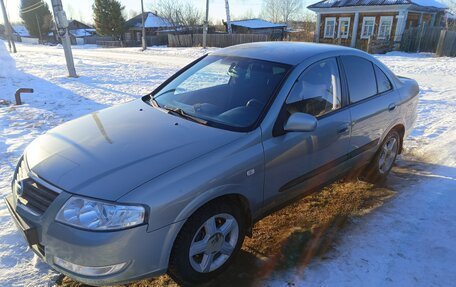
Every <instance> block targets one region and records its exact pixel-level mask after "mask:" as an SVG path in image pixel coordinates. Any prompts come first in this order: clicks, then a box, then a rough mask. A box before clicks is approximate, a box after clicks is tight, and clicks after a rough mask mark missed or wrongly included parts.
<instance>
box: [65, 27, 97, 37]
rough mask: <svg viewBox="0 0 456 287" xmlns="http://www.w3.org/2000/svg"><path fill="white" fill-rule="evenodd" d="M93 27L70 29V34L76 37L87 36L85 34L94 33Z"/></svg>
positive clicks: (90, 34)
mask: <svg viewBox="0 0 456 287" xmlns="http://www.w3.org/2000/svg"><path fill="white" fill-rule="evenodd" d="M95 31H96V30H95V29H93V28H89V29H75V30H70V31H69V32H70V34H71V35H73V36H75V37H76V38H78V37H87V36H92V35H93V34H95Z"/></svg>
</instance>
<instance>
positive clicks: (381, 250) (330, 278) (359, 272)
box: [0, 41, 456, 286]
mask: <svg viewBox="0 0 456 287" xmlns="http://www.w3.org/2000/svg"><path fill="white" fill-rule="evenodd" d="M4 46H5V45H4V43H3V42H2V41H0V129H1V132H0V197H2V196H4V195H6V194H8V193H9V192H10V188H9V184H10V180H11V176H12V173H13V169H14V166H15V164H16V162H17V159H18V158H19V156H20V155H21V153H22V152H23V150H24V148H25V147H26V146H27V144H28V143H30V141H31V140H33V139H34V138H36V137H37V136H38V135H40V134H42V133H44V132H46V131H47V130H48V129H50V128H52V127H54V126H56V125H58V124H60V123H62V122H65V121H68V120H70V119H73V118H76V117H79V116H81V115H84V114H87V113H90V112H93V111H96V110H99V109H101V108H104V107H108V106H111V105H114V104H119V103H123V102H126V101H129V100H131V99H135V98H138V97H140V96H141V95H143V94H146V93H147V92H149V91H151V90H152V89H153V88H154V87H156V86H157V85H158V84H160V83H161V82H162V81H164V80H165V79H166V78H167V77H169V76H170V75H171V74H173V73H174V72H175V71H177V70H178V69H179V68H180V67H182V66H184V65H185V64H187V63H189V62H191V61H192V60H193V59H195V58H197V57H198V56H201V55H203V54H204V53H205V51H204V50H202V49H199V48H163V47H157V48H152V49H149V50H147V51H146V52H145V53H142V52H139V51H138V49H137V48H125V49H98V48H96V47H93V46H88V47H87V46H85V47H82V48H78V49H75V50H74V51H73V52H74V56H75V63H76V68H77V72H78V74H79V75H80V77H79V78H77V79H70V78H67V77H66V76H65V75H66V70H65V63H64V61H63V50H62V49H61V48H60V47H44V46H31V45H20V44H19V45H18V50H19V53H18V54H15V55H13V58H14V60H15V62H16V63H15V64H14V62H13V61H11V59H10V58H9V56H8V55H7V52H6V49H5V47H4ZM378 57H379V59H380V60H381V61H383V62H384V63H385V64H386V65H388V66H389V67H390V68H391V69H392V70H393V71H394V72H395V73H397V74H399V75H402V76H406V77H411V78H414V79H416V80H417V81H418V82H419V84H420V87H421V94H420V97H421V102H420V105H419V119H418V122H417V125H416V128H415V130H414V132H413V133H412V135H411V136H410V138H409V139H408V140H407V141H406V143H405V146H406V148H407V149H406V153H405V156H404V159H403V160H401V161H400V162H399V167H401V166H403V167H404V168H408V169H410V168H413V169H414V170H415V177H414V180H411V181H406V182H404V181H401V180H396V182H393V183H392V186H393V187H394V188H395V190H396V191H397V193H398V195H397V196H396V197H394V199H393V200H391V201H389V202H388V203H387V204H386V205H385V206H383V207H382V208H380V209H378V210H376V211H375V212H373V213H372V214H369V215H367V216H365V217H362V218H359V219H356V222H355V224H351V225H350V227H349V228H348V229H347V230H345V233H344V236H342V237H341V238H342V239H341V240H340V242H338V244H337V245H336V246H335V248H334V250H333V251H331V252H330V253H329V254H328V256H327V257H328V258H329V259H326V260H324V261H315V262H312V263H311V265H310V266H307V267H305V268H300V269H296V270H290V271H289V272H288V273H285V274H283V275H282V276H281V277H280V278H275V279H271V281H270V283H271V285H277V286H285V285H287V284H288V283H287V282H294V283H295V284H296V285H306V286H362V285H371V286H379V285H382V286H383V285H391V286H399V285H401V286H451V285H453V284H454V282H456V247H455V245H454V239H455V238H456V225H455V224H454V222H456V211H455V209H454V206H456V148H455V144H456V130H455V129H454V127H455V126H456V116H455V115H456V74H455V71H456V58H435V57H433V56H432V55H431V54H405V53H397V52H394V53H390V54H388V55H383V56H378ZM14 66H16V67H17V71H15V68H14ZM19 87H31V88H34V89H35V93H34V94H24V95H23V101H24V102H25V104H24V105H22V106H13V105H9V104H8V102H13V101H14V92H15V90H16V89H17V88H19ZM5 101H6V102H5ZM55 276H56V274H55V273H54V272H52V271H51V270H50V269H49V268H48V267H47V266H46V265H45V264H43V263H40V262H39V260H37V259H36V258H34V256H33V253H32V252H31V251H30V250H28V248H27V247H26V245H25V242H24V241H23V239H22V237H21V235H20V234H19V233H18V232H17V231H16V228H15V226H14V224H13V222H12V221H11V219H10V217H9V215H8V212H7V210H6V207H5V206H4V204H3V203H0V285H1V286H48V284H49V282H52V280H53V278H54V277H55Z"/></svg>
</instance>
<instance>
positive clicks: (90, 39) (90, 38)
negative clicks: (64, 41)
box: [84, 35, 114, 44]
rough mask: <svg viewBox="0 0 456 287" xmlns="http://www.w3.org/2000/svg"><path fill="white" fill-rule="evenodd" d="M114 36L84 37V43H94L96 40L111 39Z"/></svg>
mask: <svg viewBox="0 0 456 287" xmlns="http://www.w3.org/2000/svg"><path fill="white" fill-rule="evenodd" d="M113 40H114V37H111V36H97V35H95V36H91V37H84V44H96V43H97V42H98V41H113Z"/></svg>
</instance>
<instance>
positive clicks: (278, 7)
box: [262, 0, 302, 23]
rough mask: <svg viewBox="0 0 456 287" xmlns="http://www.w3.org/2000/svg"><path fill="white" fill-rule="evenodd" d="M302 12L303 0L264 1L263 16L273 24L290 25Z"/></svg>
mask: <svg viewBox="0 0 456 287" xmlns="http://www.w3.org/2000/svg"><path fill="white" fill-rule="evenodd" d="M301 12H302V0H263V8H262V15H263V17H265V18H266V19H268V20H270V21H272V22H283V23H288V22H290V21H291V20H293V19H296V18H297V17H298V16H299V15H300V14H301Z"/></svg>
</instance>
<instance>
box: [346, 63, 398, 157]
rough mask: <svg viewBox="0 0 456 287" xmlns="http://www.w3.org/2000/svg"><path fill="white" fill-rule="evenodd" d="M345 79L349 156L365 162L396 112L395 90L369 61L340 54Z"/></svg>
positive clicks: (379, 70) (380, 71)
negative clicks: (348, 121) (347, 104)
mask: <svg viewBox="0 0 456 287" xmlns="http://www.w3.org/2000/svg"><path fill="white" fill-rule="evenodd" d="M341 62H342V64H343V70H344V71H345V77H346V80H347V86H348V92H349V101H350V113H351V119H352V122H351V130H352V132H351V138H350V149H349V151H350V156H351V157H358V158H359V162H358V163H359V164H364V163H367V162H368V161H369V160H370V159H371V157H372V155H373V154H374V153H375V152H376V150H377V145H378V144H379V140H380V139H381V137H382V135H383V134H384V133H385V131H386V130H387V129H388V128H390V125H391V123H392V122H394V121H395V119H396V118H397V117H398V116H399V111H398V110H399V109H398V108H397V107H396V105H398V100H399V99H398V97H397V94H396V91H395V90H394V89H393V86H392V84H391V82H390V80H389V79H388V77H387V76H386V75H385V73H383V71H382V70H381V69H380V68H379V67H377V66H376V65H375V64H374V63H372V62H371V61H369V60H367V59H364V58H361V57H357V56H342V57H341Z"/></svg>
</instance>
